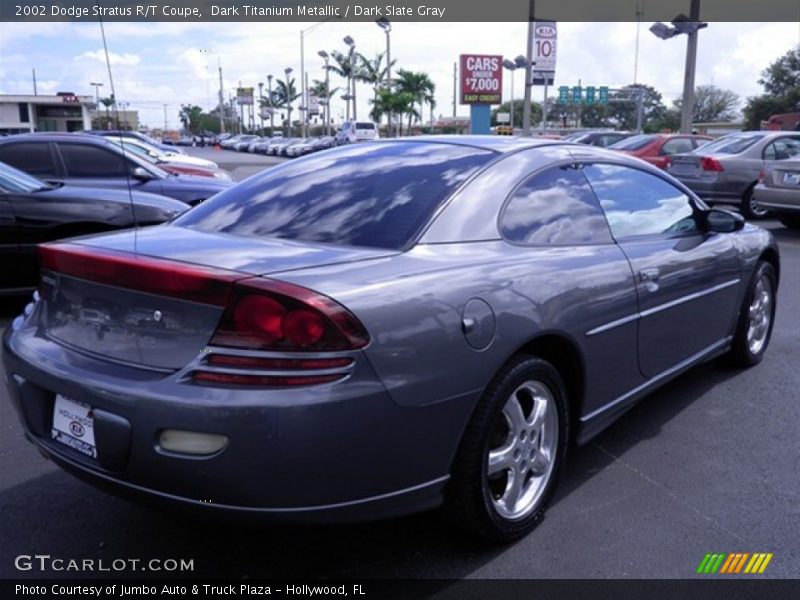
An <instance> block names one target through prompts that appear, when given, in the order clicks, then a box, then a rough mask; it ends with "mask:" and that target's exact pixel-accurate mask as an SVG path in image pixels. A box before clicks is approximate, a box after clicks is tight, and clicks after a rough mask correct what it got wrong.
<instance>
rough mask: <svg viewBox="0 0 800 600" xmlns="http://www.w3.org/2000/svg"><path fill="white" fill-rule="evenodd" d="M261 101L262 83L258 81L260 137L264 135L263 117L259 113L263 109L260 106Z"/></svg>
mask: <svg viewBox="0 0 800 600" xmlns="http://www.w3.org/2000/svg"><path fill="white" fill-rule="evenodd" d="M263 99H264V82H263V81H259V82H258V120H259V121H260V122H261V133H262V135H263V133H264V115H263V113H262V112H261V109H262V108H263V107H262V106H261V101H262V100H263Z"/></svg>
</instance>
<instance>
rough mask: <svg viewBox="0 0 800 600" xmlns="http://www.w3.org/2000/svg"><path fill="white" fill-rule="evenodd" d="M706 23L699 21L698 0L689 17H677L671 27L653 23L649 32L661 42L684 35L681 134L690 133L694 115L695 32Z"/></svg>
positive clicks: (694, 3)
mask: <svg viewBox="0 0 800 600" xmlns="http://www.w3.org/2000/svg"><path fill="white" fill-rule="evenodd" d="M704 27H708V23H703V22H702V21H700V0H692V4H691V6H690V9H689V16H688V17H687V16H686V15H683V14H681V15H678V16H677V17H675V18H674V19H672V27H670V26H669V25H664V23H660V22H659V23H654V24H653V25H652V26H651V27H650V31H651V32H652V33H653V35H655V36H656V37H659V38H661V39H662V40H668V39H669V38H671V37H674V36H676V35H679V34H682V33H685V34H686V36H687V38H688V39H687V41H686V67H685V69H684V72H683V100H682V102H681V133H690V132H691V130H692V115H693V113H694V74H695V68H696V65H697V32H698V31H699V30H700V29H703V28H704Z"/></svg>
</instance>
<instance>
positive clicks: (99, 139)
mask: <svg viewBox="0 0 800 600" xmlns="http://www.w3.org/2000/svg"><path fill="white" fill-rule="evenodd" d="M2 141H3V142H18V141H27V142H30V141H38V142H63V141H83V142H89V143H91V144H110V143H111V142H109V141H108V140H106V139H104V137H103V136H99V135H92V134H89V133H81V132H66V131H55V132H36V133H16V134H14V135H10V136H8V137H6V138H3V139H2Z"/></svg>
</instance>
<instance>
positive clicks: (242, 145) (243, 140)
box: [230, 135, 258, 152]
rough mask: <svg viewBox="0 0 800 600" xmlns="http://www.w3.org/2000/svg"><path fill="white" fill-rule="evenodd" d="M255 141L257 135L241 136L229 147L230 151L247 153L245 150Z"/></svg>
mask: <svg viewBox="0 0 800 600" xmlns="http://www.w3.org/2000/svg"><path fill="white" fill-rule="evenodd" d="M257 139H258V136H257V135H243V136H241V137H240V138H239V139H238V140H236V142H235V143H234V144H233V145H231V147H230V149H231V150H236V151H237V152H247V148H248V147H249V146H250V143H251V142H254V141H255V140H257Z"/></svg>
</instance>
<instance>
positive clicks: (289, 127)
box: [283, 67, 293, 137]
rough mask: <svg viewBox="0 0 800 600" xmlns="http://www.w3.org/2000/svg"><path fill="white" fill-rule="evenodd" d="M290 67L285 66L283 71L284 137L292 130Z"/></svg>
mask: <svg viewBox="0 0 800 600" xmlns="http://www.w3.org/2000/svg"><path fill="white" fill-rule="evenodd" d="M292 70H293V69H292V67H286V68H285V69H284V70H283V72H284V73H286V116H287V117H288V118H287V119H286V137H289V136H290V135H291V132H292V89H291V87H290V86H289V75H290V74H291V72H292Z"/></svg>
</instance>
